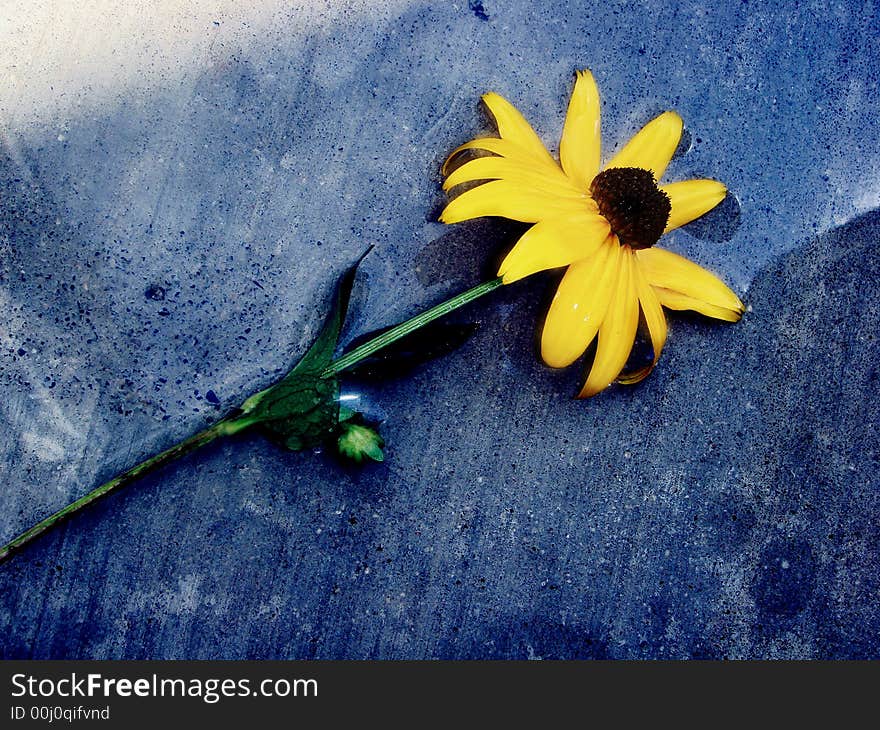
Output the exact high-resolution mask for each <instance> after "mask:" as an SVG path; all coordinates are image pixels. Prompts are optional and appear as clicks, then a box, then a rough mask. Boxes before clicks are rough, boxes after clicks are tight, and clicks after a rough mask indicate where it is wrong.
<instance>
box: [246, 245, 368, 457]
mask: <svg viewBox="0 0 880 730" xmlns="http://www.w3.org/2000/svg"><path fill="white" fill-rule="evenodd" d="M371 249H372V247H370V248H369V249H367V251H366V252H365V253H364V255H363V256H361V257H360V258H359V259H358V260H357V262H356V263H355V264H354V265H353V266H351V267H350V268H349V269H348V270H347V271H346V272H345V273H344V274H343V275H342V276H341V277H340V279H339V282H338V283H337V286H336V292H335V294H334V297H333V302H332V304H331V308H330V312H329V314H328V315H327V318H326V319H325V320H324V325H323V327H322V328H321V331H320V332H319V333H318V337H317V338H316V339H315V341H314V342H313V343H312V345H311V347H310V348H309V349H308V351H307V352H306V354H305V355H303V357H302V359H301V360H300V361H299V362H298V363H297V364H296V365H295V366H294V367H293V368H292V369H291V370H290V372H289V373H287V375H285V376H284V377H283V378H282V379H281V380H279V381H278V382H277V383H276V384H275V385H273V386H272V387H271V388H269V389H268V390H265V391H263V392H262V393H259V394H258V396H256V397H255V399H254V400H252V401H248V402H246V403H245V406H244V408H245V410H246V413H247V415H248V418H249V420H251V421H252V422H254V423H258V424H259V425H260V427H261V428H262V429H263V430H264V431H265V432H266V433H267V434H268V435H269V436H270V437H272V438H273V439H274V440H275V441H278V442H279V443H281V444H282V445H284V446H285V447H286V448H288V449H290V450H292V451H301V450H302V449H307V448H310V447H312V446H315V445H317V444H319V443H321V442H322V441H324V440H325V439H326V438H327V437H328V436H330V435H332V434H333V433H334V432H335V430H336V428H337V425H338V423H339V415H340V414H339V379H338V377H337V376H336V375H330V376H327V377H324V376H323V375H322V373H323V372H324V370H325V369H326V367H327V366H328V365H329V364H330V363H331V362H332V360H333V353H334V352H335V351H336V346H337V343H338V341H339V333H340V332H341V330H342V325H343V324H344V322H345V315H346V312H347V311H348V302H349V299H350V297H351V289H352V286H353V285H354V277H355V274H356V272H357V268H358V266H359V265H360V263H361V261H363V260H364V256H366V255H367V253H369V252H370V250H371Z"/></svg>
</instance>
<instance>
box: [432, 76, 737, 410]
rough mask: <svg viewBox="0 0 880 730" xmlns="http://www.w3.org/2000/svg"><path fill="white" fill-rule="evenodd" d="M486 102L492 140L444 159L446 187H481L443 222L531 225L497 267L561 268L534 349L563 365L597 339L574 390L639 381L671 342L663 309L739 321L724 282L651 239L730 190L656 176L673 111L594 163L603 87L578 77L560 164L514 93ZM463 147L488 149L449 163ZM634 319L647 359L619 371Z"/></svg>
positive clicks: (677, 120)
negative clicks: (488, 219)
mask: <svg viewBox="0 0 880 730" xmlns="http://www.w3.org/2000/svg"><path fill="white" fill-rule="evenodd" d="M483 101H484V102H485V103H486V106H487V107H488V108H489V110H490V111H491V112H492V114H493V116H494V117H495V121H496V123H497V126H498V133H499V137H489V138H482V139H474V140H471V141H470V142H467V143H465V144H463V145H462V146H461V147H459V148H458V149H456V150H455V151H454V152H453V153H452V154H451V155H450V157H449V159H448V160H447V161H446V164H445V165H444V167H443V174H444V175H446V180H445V182H444V185H443V188H444V190H450V189H451V188H454V187H456V186H457V185H461V184H462V183H474V182H478V183H479V184H477V185H476V187H471V188H470V189H468V190H466V191H465V192H463V193H461V194H460V195H458V196H457V197H455V198H454V199H453V200H452V201H451V202H450V203H449V204H448V205H447V206H446V208H445V209H444V211H443V213H442V214H441V216H440V220H441V221H443V222H444V223H458V222H460V221H464V220H468V219H471V218H480V217H483V216H501V217H504V218H510V219H513V220H517V221H522V222H524V223H534V225H533V226H532V227H531V228H529V229H528V230H527V231H526V232H525V234H524V235H523V236H522V237H521V238H520V239H519V241H518V242H517V243H516V245H515V246H514V248H513V250H512V251H511V252H510V254H508V256H507V258H505V259H504V261H503V263H502V264H501V268H500V269H499V271H498V275H499V276H501V277H503V280H504V283H505V284H509V283H511V282H513V281H517V280H518V279H521V278H523V277H525V276H529V275H530V274H534V273H535V272H538V271H543V270H545V269H553V268H558V267H561V266H567V267H568V269H567V270H566V272H565V275H564V277H563V279H562V282H561V283H560V285H559V289H558V290H557V291H556V295H555V297H554V298H553V302H552V304H551V305H550V311H549V312H548V314H547V320H546V322H545V324H544V330H543V332H542V335H541V355H542V357H543V359H544V361H545V362H546V363H547V364H548V365H550V366H552V367H565V366H567V365H570V364H572V363H573V362H574V361H575V360H577V359H578V358H579V357H580V356H581V355H582V354H583V353H584V352H585V350H586V349H587V348H588V347H589V346H590V344H591V343H592V341H593V340H594V339H595V338H596V337H597V336H598V343H597V346H596V354H595V358H594V359H593V364H592V367H591V368H590V372H589V375H588V377H587V380H586V383H585V384H584V386H583V389H582V390H581V392H580V394H579V397H582V398H583V397H587V396H591V395H595V394H596V393H598V392H599V391H601V390H602V389H604V388H605V387H606V386H608V385H609V384H610V383H611V382H612V381H614V380H615V379H617V380H618V382H622V383H636V382H638V381H640V380H642V379H643V378H645V377H646V376H647V375H648V373H650V372H651V370H652V368H653V367H654V365H655V364H656V363H657V359H658V358H659V357H660V352H661V351H662V349H663V345H664V343H665V342H666V317H665V315H664V313H663V307H664V306H665V307H667V308H669V309H692V310H695V311H697V312H700V313H702V314H704V315H707V316H709V317H715V318H717V319H722V320H726V321H728V322H736V321H737V320H739V318H740V317H741V316H742V313H743V311H744V309H743V304H742V302H741V301H740V300H739V298H738V297H737V296H736V294H734V293H733V292H732V291H731V290H730V289H729V288H728V287H727V286H725V284H724V283H723V282H722V281H721V280H720V279H718V278H717V277H716V276H715V275H714V274H711V273H709V272H708V271H706V270H705V269H703V268H701V267H700V266H697V265H696V264H694V263H693V262H691V261H688V260H687V259H685V258H682V257H681V256H678V255H676V254H674V253H671V252H670V251H665V250H663V249H660V248H655V247H654V244H655V243H656V242H657V240H658V239H659V238H660V236H661V235H662V234H663V233H667V232H669V231H671V230H674V229H675V228H678V227H679V226H683V225H684V224H685V223H689V222H690V221H692V220H694V219H696V218H699V217H700V216H701V215H703V214H704V213H706V212H707V211H709V210H711V209H712V208H714V207H715V206H716V205H718V203H720V202H721V201H722V200H723V199H724V196H725V195H726V193H727V190H726V188H725V187H724V185H722V184H721V183H720V182H716V181H715V180H686V181H684V182H675V183H670V184H666V185H658V184H657V181H658V180H659V179H660V178H661V177H662V176H663V173H664V171H665V170H666V167H667V165H668V164H669V161H670V160H671V159H672V154H673V153H674V152H675V148H676V147H677V146H678V143H679V140H680V138H681V130H682V120H681V117H679V116H678V114H676V113H675V112H665V113H663V114H661V115H660V116H658V117H657V118H655V119H654V120H652V121H651V122H649V123H648V124H647V125H645V127H643V128H642V129H641V131H639V132H638V134H636V135H635V136H634V137H633V138H632V139H631V140H630V141H629V143H628V144H627V145H626V146H625V147H624V148H623V149H622V150H620V152H618V153H617V154H616V155H615V156H614V157H613V158H612V159H611V161H610V162H609V163H608V164H607V165H605V168H604V169H603V170H602V171H601V172H600V169H599V157H600V134H599V91H598V89H597V87H596V82H595V81H594V80H593V75H592V74H591V73H590V72H589V71H581V72H578V74H577V79H576V81H575V87H574V92H573V93H572V96H571V101H570V102H569V105H568V113H567V115H566V118H565V126H564V127H563V130H562V140H561V141H560V144H559V158H560V162H557V161H556V160H555V159H554V158H553V157H552V156H551V155H550V153H549V152H548V151H547V149H546V148H545V147H544V144H543V143H542V142H541V140H540V139H539V138H538V135H537V134H535V132H534V130H533V129H532V128H531V127H530V126H529V123H528V122H527V121H526V120H525V119H524V118H523V116H522V114H520V113H519V111H517V110H516V109H515V108H514V107H513V106H512V105H511V104H510V102H508V101H507V100H506V99H504V98H502V97H501V96H499V95H498V94H495V93H489V94H485V95H484V96H483ZM464 150H477V151H482V153H483V154H482V156H478V157H476V158H475V159H472V160H470V161H468V162H465V163H464V164H463V165H461V166H460V167H458V168H457V169H454V170H452V169H451V165H450V162H452V160H453V159H454V158H457V156H458V154H459V153H460V152H463V151H464ZM486 153H489V154H486ZM640 317H642V318H643V319H644V323H645V325H646V326H647V329H648V333H649V335H650V340H651V345H652V348H653V351H654V356H653V362H652V363H651V364H650V365H648V366H647V367H644V368H642V369H640V370H638V371H636V372H631V373H625V374H623V375H622V374H621V371H622V370H623V369H624V367H625V365H626V362H627V359H628V357H629V355H630V351H631V350H632V347H633V343H634V341H635V337H636V332H637V329H638V325H639V319H640Z"/></svg>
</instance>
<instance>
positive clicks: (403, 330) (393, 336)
mask: <svg viewBox="0 0 880 730" xmlns="http://www.w3.org/2000/svg"><path fill="white" fill-rule="evenodd" d="M502 283H503V282H502V280H501V278H500V277H499V278H497V279H492V280H490V281H485V282H483V283H482V284H478V285H477V286H475V287H473V288H471V289H468V290H467V291H464V292H462V293H461V294H457V295H456V296H454V297H452V298H451V299H447V300H446V301H445V302H441V303H440V304H438V305H437V306H435V307H431V309H428V310H427V311H425V312H422V313H421V314H417V315H416V316H415V317H412V318H411V319H408V320H406V321H405V322H401V323H400V324H399V325H397V326H396V327H392V328H391V329H390V330H388V331H387V332H383V333H382V334H381V335H378V336H377V337H374V338H373V339H372V340H370V341H369V342H365V343H364V344H363V345H361V346H360V347H356V348H355V349H354V350H352V351H351V352H349V353H348V354H346V355H343V356H342V357H340V358H339V359H338V360H335V361H334V362H332V363H330V364H329V365H328V366H327V367H326V368H325V369H324V371H323V372H322V373H321V376H322V377H324V378H329V377H331V376H333V375H336V374H338V373H340V372H342V371H343V370H345V369H346V368H350V367H351V366H352V365H354V364H355V363H358V362H360V361H361V360H363V359H364V358H365V357H369V356H370V355H372V354H373V353H374V352H377V351H378V350H381V349H382V348H383V347H387V346H388V345H390V344H391V343H392V342H395V341H397V340H399V339H400V338H401V337H406V335H408V334H410V333H411V332H415V331H416V330H417V329H419V328H420V327H424V326H425V325H426V324H428V323H429V322H433V321H434V320H435V319H439V318H440V317H442V316H444V315H446V314H449V313H450V312H452V311H454V310H456V309H458V308H459V307H463V306H464V305H465V304H468V303H469V302H472V301H474V300H475V299H479V298H480V297H481V296H483V295H485V294H488V293H489V292H491V291H494V290H495V289H497V288H498V287H500V286H501V285H502ZM273 387H274V386H270V387H269V388H267V389H266V390H263V391H260V392H259V393H256V394H254V395H252V396H251V397H250V398H248V399H247V400H246V401H245V402H244V403H243V404H242V407H241V409H240V415H238V416H237V417H229V418H224V419H223V420H222V421H219V422H218V423H216V424H214V425H213V426H211V427H210V428H206V429H205V430H204V431H199V433H197V434H196V435H195V436H190V437H189V438H188V439H185V440H184V441H181V442H180V443H179V444H175V445H174V446H172V447H171V448H169V449H166V450H165V451H163V452H161V453H160V454H156V456H153V457H151V458H149V459H147V460H146V461H142V462H141V463H140V464H138V465H137V466H133V467H132V468H131V469H129V470H128V471H126V472H124V473H122V474H120V475H119V476H117V477H114V478H113V479H111V480H110V481H109V482H105V483H104V484H102V485H101V486H99V487H96V488H95V489H93V490H92V491H91V492H89V493H88V494H86V495H85V496H83V497H80V498H79V499H78V500H76V501H75V502H72V503H71V504H69V505H67V506H66V507H64V508H62V509H60V510H58V511H57V512H56V513H55V514H53V515H50V516H49V517H47V518H46V519H45V520H43V521H42V522H39V523H37V524H36V525H34V526H33V527H32V528H30V529H29V530H27V531H26V532H23V533H22V534H21V535H19V536H18V537H16V538H15V539H14V540H12V541H10V542H8V543H7V544H6V545H4V546H3V547H2V548H0V563H2V562H3V561H4V560H5V559H6V558H8V557H9V556H10V555H11V554H12V553H13V552H15V551H16V550H18V549H20V548H21V547H23V546H24V545H27V544H28V543H29V542H30V541H31V540H33V539H34V538H36V537H38V536H39V535H41V534H43V533H44V532H46V530H48V529H50V528H52V527H54V526H55V525H57V524H58V523H59V522H61V521H62V520H64V519H66V518H68V517H70V516H71V515H73V514H75V513H76V512H78V511H79V510H81V509H82V508H83V507H86V506H88V505H90V504H91V503H92V502H94V501H96V500H98V499H100V498H101V497H104V496H106V495H108V494H110V493H111V492H114V491H116V490H117V489H120V488H121V487H124V486H126V485H128V484H130V483H131V482H133V481H135V480H136V479H139V478H140V477H142V476H144V475H145V474H149V473H150V472H152V471H155V470H156V469H159V468H161V467H162V466H164V465H165V464H168V463H169V462H172V461H174V460H175V459H179V458H180V457H182V456H186V455H187V454H189V453H191V452H193V451H195V450H196V449H199V448H201V447H202V446H205V445H206V444H209V443H211V442H212V441H213V440H214V439H216V438H219V437H220V436H229V435H231V434H234V433H238V432H239V431H242V430H244V429H245V428H248V427H249V426H251V425H253V424H254V423H255V419H254V417H253V416H248V414H249V413H250V412H251V411H252V410H253V409H254V407H255V406H256V404H257V403H258V402H259V401H260V399H261V398H262V397H263V395H265V394H266V393H268V392H269V391H270V390H272V388H273Z"/></svg>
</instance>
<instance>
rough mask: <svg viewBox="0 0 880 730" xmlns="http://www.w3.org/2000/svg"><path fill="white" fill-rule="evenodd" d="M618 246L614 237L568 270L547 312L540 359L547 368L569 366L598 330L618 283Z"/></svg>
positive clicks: (609, 238)
mask: <svg viewBox="0 0 880 730" xmlns="http://www.w3.org/2000/svg"><path fill="white" fill-rule="evenodd" d="M619 260H620V246H619V245H618V243H617V239H616V238H615V237H614V236H609V237H608V239H606V243H605V244H604V245H602V246H600V247H599V250H598V251H597V252H596V253H595V254H594V255H593V256H591V257H589V258H586V259H582V260H580V261H577V262H576V263H574V264H572V265H571V266H569V267H568V271H566V272H565V276H563V277H562V282H561V283H560V284H559V288H558V289H557V290H556V295H555V296H554V297H553V301H552V302H551V304H550V311H549V312H547V320H546V321H545V322H544V330H543V332H542V333H541V357H543V359H544V362H546V363H547V364H548V365H549V366H550V367H554V368H563V367H565V366H566V365H571V363H573V362H574V361H575V360H577V359H578V358H579V357H580V356H581V355H583V353H584V350H586V349H587V347H588V346H589V344H590V343H591V342H592V341H593V338H594V337H595V336H596V333H597V332H598V331H599V325H601V324H602V319H603V318H604V317H605V311H606V310H607V309H608V302H609V300H610V298H611V294H612V292H613V290H614V286H615V284H616V282H617V270H618V268H619Z"/></svg>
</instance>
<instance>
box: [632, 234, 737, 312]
mask: <svg viewBox="0 0 880 730" xmlns="http://www.w3.org/2000/svg"><path fill="white" fill-rule="evenodd" d="M636 255H637V256H638V259H639V264H640V266H641V269H642V272H643V273H644V274H645V277H646V278H647V279H648V282H649V283H650V284H651V286H654V287H662V288H663V289H671V290H672V291H677V292H680V293H681V294H684V295H685V296H687V297H692V298H693V299H699V300H700V301H703V302H706V304H712V305H714V306H716V307H723V308H724V309H731V310H736V311H739V312H740V313H741V312H742V311H744V309H743V303H742V302H741V301H740V300H739V297H738V296H737V295H736V294H734V293H733V292H732V291H731V290H730V289H729V288H728V287H727V285H726V284H725V283H724V282H723V281H721V279H719V278H718V277H717V276H715V274H712V273H710V272H708V271H706V269H704V268H703V267H702V266H698V265H697V264H695V263H694V262H693V261H688V259H686V258H684V257H683V256H679V255H678V254H675V253H672V251H666V250H665V249H662V248H657V247H656V246H654V247H652V248H644V249H642V250H640V251H638V252H637V253H636Z"/></svg>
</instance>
